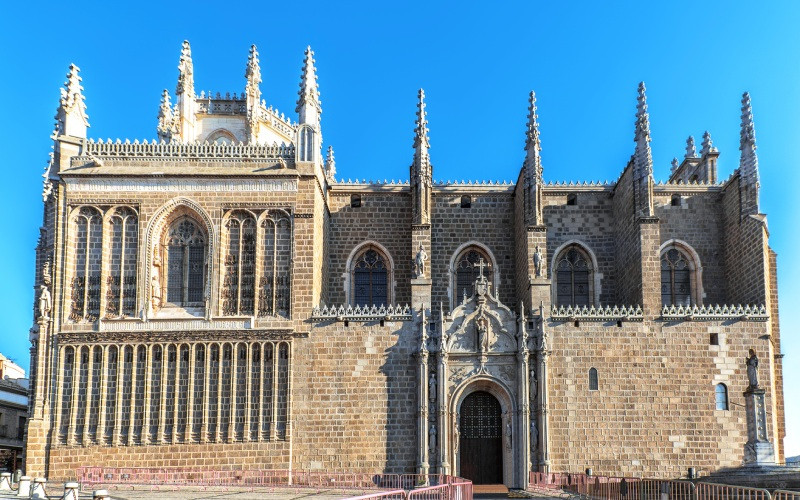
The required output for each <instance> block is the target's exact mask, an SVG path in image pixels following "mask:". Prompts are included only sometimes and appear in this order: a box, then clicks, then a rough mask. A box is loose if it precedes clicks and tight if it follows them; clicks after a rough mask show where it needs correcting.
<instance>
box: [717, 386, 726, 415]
mask: <svg viewBox="0 0 800 500" xmlns="http://www.w3.org/2000/svg"><path fill="white" fill-rule="evenodd" d="M715 398H716V403H717V410H727V409H728V388H727V387H726V386H725V384H717V387H716V390H715Z"/></svg>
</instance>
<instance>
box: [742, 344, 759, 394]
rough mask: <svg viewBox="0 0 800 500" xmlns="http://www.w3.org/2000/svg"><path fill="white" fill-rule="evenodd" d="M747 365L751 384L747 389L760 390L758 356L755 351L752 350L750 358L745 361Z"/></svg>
mask: <svg viewBox="0 0 800 500" xmlns="http://www.w3.org/2000/svg"><path fill="white" fill-rule="evenodd" d="M745 364H746V365H747V381H748V382H749V385H748V386H747V388H748V389H758V356H756V351H755V350H753V349H750V356H749V357H747V358H746V359H745Z"/></svg>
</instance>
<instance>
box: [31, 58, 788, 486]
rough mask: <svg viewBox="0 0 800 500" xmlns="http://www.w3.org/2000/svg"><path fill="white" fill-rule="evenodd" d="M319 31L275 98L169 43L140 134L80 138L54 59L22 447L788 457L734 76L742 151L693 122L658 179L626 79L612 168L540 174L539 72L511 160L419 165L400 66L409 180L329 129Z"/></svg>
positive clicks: (43, 452)
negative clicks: (629, 133) (622, 146)
mask: <svg viewBox="0 0 800 500" xmlns="http://www.w3.org/2000/svg"><path fill="white" fill-rule="evenodd" d="M313 55H314V54H313V52H311V50H310V48H309V49H308V50H306V53H305V61H304V63H303V67H302V73H301V80H300V91H299V92H298V95H299V97H298V100H297V108H296V110H295V111H296V113H297V115H296V121H295V118H294V117H293V116H292V117H290V116H287V115H285V114H283V113H281V112H279V111H278V110H276V109H274V108H273V107H271V106H267V105H266V104H265V103H264V101H262V99H261V90H260V87H259V85H260V82H261V73H260V67H259V58H258V52H257V51H256V48H255V46H253V47H252V48H251V50H250V54H249V59H248V61H247V66H246V73H245V76H246V84H245V89H244V92H243V93H238V94H237V93H212V92H199V93H198V92H196V91H195V85H194V78H193V63H192V54H191V49H190V46H189V43H188V42H184V44H183V48H182V51H181V55H180V62H179V65H178V68H179V73H178V84H177V89H176V92H175V95H174V100H175V103H174V104H173V103H172V101H171V99H172V97H171V96H170V93H169V92H168V91H166V90H165V91H164V94H163V95H162V98H161V106H160V110H159V114H158V140H153V141H144V142H138V141H134V142H130V141H128V140H125V141H120V140H116V141H112V140H107V141H104V140H93V139H90V138H88V136H87V128H88V127H89V119H88V115H87V111H86V105H85V103H84V97H83V94H82V91H83V89H82V87H81V78H80V76H79V73H78V68H77V67H75V66H71V67H70V69H69V74H68V80H67V82H66V85H65V88H64V89H63V90H62V92H61V99H60V102H59V106H58V111H57V115H56V129H55V132H54V135H53V139H54V152H53V154H52V156H51V159H50V162H49V164H48V166H47V170H46V172H45V174H44V185H43V192H42V198H43V202H44V218H43V224H42V227H41V236H40V240H39V244H38V246H37V252H36V274H35V280H36V285H35V288H36V303H35V305H34V326H33V328H32V329H31V342H32V349H31V352H32V356H31V357H32V359H31V370H32V397H31V418H30V420H29V424H28V428H27V450H26V461H27V462H26V465H27V473H28V474H29V475H36V476H47V477H50V478H51V479H69V478H71V477H74V474H75V469H76V467H78V466H82V465H104V466H130V467H164V466H167V467H178V466H181V467H202V468H205V469H215V468H216V469H230V468H245V469H246V468H253V469H255V468H259V469H292V470H310V471H315V470H317V471H354V472H368V473H378V472H387V473H406V472H407V473H438V472H442V473H448V474H454V475H461V476H463V477H466V478H469V479H472V480H473V481H474V482H476V483H504V484H506V485H507V486H509V487H525V486H526V485H527V483H528V481H529V479H528V478H529V472H531V471H564V472H566V471H582V470H584V469H585V468H587V467H591V468H592V469H593V470H594V471H595V473H605V474H628V475H645V476H656V477H678V476H680V475H682V474H684V473H685V471H686V468H687V467H695V468H697V469H698V471H700V472H706V473H707V472H713V471H714V470H716V469H718V468H720V467H726V466H738V465H741V464H742V463H743V461H744V462H745V463H746V462H748V461H752V459H753V458H752V457H751V456H750V453H749V452H748V446H747V445H748V443H747V440H748V431H747V421H746V418H745V409H744V408H743V404H744V403H743V402H744V397H743V392H744V391H745V390H746V389H747V387H748V386H747V380H748V377H747V375H746V367H745V364H744V359H745V357H746V356H747V354H748V351H749V349H754V351H755V352H756V353H758V356H759V357H760V359H761V363H760V365H759V366H758V373H757V375H758V377H759V379H760V380H761V387H763V388H764V389H765V391H766V393H765V394H766V399H765V402H766V403H765V404H766V419H765V420H764V421H763V422H762V423H763V427H764V428H763V429H762V430H763V432H764V433H765V434H766V435H768V436H769V437H770V438H769V439H771V441H772V442H773V443H774V449H771V451H770V452H771V453H772V454H773V458H774V460H775V461H776V462H778V463H782V462H783V447H782V440H783V436H784V434H785V429H784V409H783V390H782V375H781V373H782V372H781V354H780V352H781V351H780V335H779V325H778V302H777V287H776V269H775V266H776V257H775V253H774V252H773V251H772V250H771V249H770V247H769V245H768V231H767V223H766V217H765V216H764V214H762V213H761V212H760V210H759V174H758V160H757V155H756V141H755V132H754V125H753V116H752V112H751V104H750V97H749V95H748V94H744V97H743V99H742V103H741V110H742V123H741V143H740V144H741V145H740V155H741V159H740V163H739V168H738V169H737V170H735V171H734V173H733V175H731V176H730V177H729V178H728V179H726V180H722V181H720V180H718V178H717V160H718V157H719V152H718V151H717V149H716V148H715V147H714V146H713V145H712V141H711V138H710V136H709V135H708V133H706V135H705V136H704V137H703V141H702V147H701V149H700V151H699V152H698V151H697V150H696V148H695V146H694V141H693V139H691V138H690V141H689V143H688V145H687V148H686V153H685V156H684V158H683V160H681V161H680V162H678V161H677V160H675V161H674V162H673V168H672V172H671V173H670V176H669V180H668V181H667V182H663V183H656V182H654V176H653V161H652V157H651V152H650V125H649V115H648V110H647V101H646V94H645V87H644V84H641V85H640V86H639V91H638V104H637V108H636V121H635V128H634V140H635V145H634V149H633V155H632V156H631V159H630V161H629V162H628V163H627V165H620V167H621V168H622V173H621V175H620V176H619V178H618V179H617V180H616V181H615V182H612V183H585V182H584V183H569V184H548V183H545V181H544V178H543V167H542V162H541V157H540V139H539V123H538V121H537V120H538V118H537V111H536V100H535V96H534V94H533V92H531V94H530V101H529V102H530V106H529V109H528V119H527V131H526V140H525V156H524V158H521V160H522V167H521V169H520V172H519V177H518V179H517V181H516V183H513V184H498V183H486V182H481V183H464V182H456V183H450V182H447V183H445V182H441V181H436V180H435V176H434V172H433V166H432V162H431V158H430V156H429V153H428V150H429V143H428V121H427V115H426V110H425V101H424V93H423V92H422V91H420V92H419V103H418V109H417V119H416V128H415V129H414V143H413V160H412V163H411V167H410V176H409V179H408V181H407V182H399V183H394V182H392V183H380V182H372V181H369V182H367V181H363V182H358V181H357V182H349V181H348V182H343V181H342V180H341V178H340V177H337V173H336V164H335V160H334V154H333V149H332V148H331V147H327V148H326V150H325V151H326V153H325V154H324V155H323V142H322V129H321V124H320V114H321V111H322V108H321V105H320V99H319V90H318V85H317V76H316V68H315V66H314V59H313Z"/></svg>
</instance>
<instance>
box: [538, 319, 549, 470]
mask: <svg viewBox="0 0 800 500" xmlns="http://www.w3.org/2000/svg"><path fill="white" fill-rule="evenodd" d="M539 321H541V331H542V340H541V345H540V349H539V370H538V371H539V381H538V382H539V409H538V412H537V413H538V414H539V429H540V431H539V472H545V473H547V472H550V437H549V435H548V434H549V430H550V429H549V427H550V421H549V417H548V414H547V389H548V383H547V357H548V356H549V354H550V351H549V349H548V346H547V334H546V332H545V331H544V315H542V316H540V318H539Z"/></svg>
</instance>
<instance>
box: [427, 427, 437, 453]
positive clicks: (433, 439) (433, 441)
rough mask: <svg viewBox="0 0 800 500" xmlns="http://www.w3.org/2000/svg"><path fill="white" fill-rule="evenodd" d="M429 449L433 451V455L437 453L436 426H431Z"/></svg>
mask: <svg viewBox="0 0 800 500" xmlns="http://www.w3.org/2000/svg"><path fill="white" fill-rule="evenodd" d="M428 448H429V449H430V450H431V455H433V454H434V453H436V424H431V428H430V429H429V430H428Z"/></svg>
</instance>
